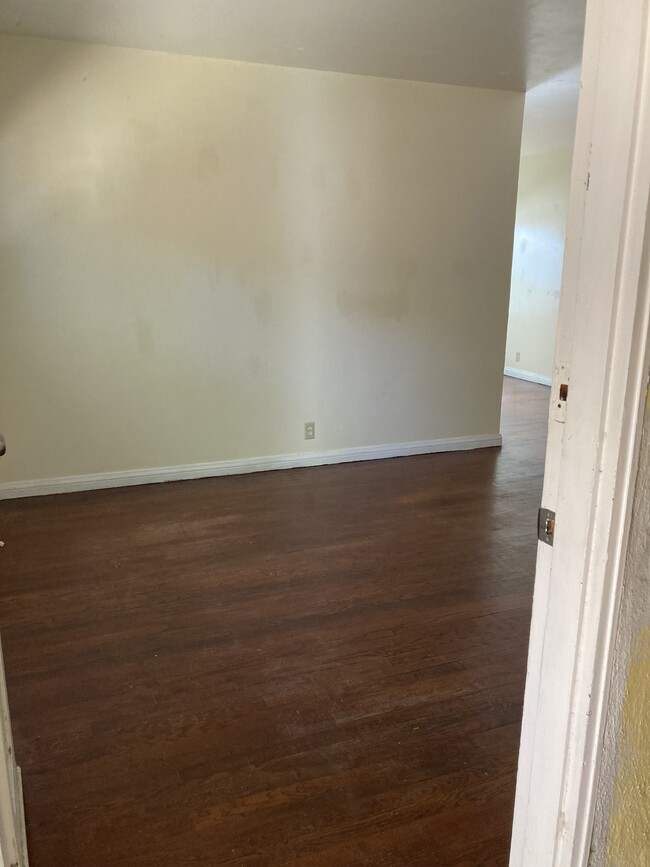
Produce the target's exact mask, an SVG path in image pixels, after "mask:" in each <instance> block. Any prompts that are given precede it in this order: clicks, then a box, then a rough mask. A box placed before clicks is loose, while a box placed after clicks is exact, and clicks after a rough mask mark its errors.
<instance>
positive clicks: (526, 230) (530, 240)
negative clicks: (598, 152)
mask: <svg viewBox="0 0 650 867" xmlns="http://www.w3.org/2000/svg"><path fill="white" fill-rule="evenodd" d="M571 159H572V150H563V151H554V152H552V153H539V154H531V155H528V156H522V159H521V167H520V172H519V193H518V197H517V220H516V226H515V244H514V253H513V263H512V286H511V294H510V314H509V323H508V338H507V343H506V363H505V364H506V373H511V374H513V375H522V374H523V375H524V377H525V378H530V379H533V380H537V381H541V382H547V383H548V384H549V385H550V380H551V377H552V375H553V353H554V351H555V333H556V329H557V316H558V308H559V303H560V287H561V284H562V263H563V260H564V234H565V228H566V218H567V207H568V201H569V184H570V179H571Z"/></svg>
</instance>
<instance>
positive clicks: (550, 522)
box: [537, 509, 555, 545]
mask: <svg viewBox="0 0 650 867" xmlns="http://www.w3.org/2000/svg"><path fill="white" fill-rule="evenodd" d="M537 538H538V539H539V541H540V542H545V543H546V544H547V545H552V544H553V540H554V538H555V512H551V510H550V509H540V510H539V512H538V513H537Z"/></svg>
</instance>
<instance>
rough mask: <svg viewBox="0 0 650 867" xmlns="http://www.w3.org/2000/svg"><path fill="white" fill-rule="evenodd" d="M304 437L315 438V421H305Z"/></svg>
mask: <svg viewBox="0 0 650 867" xmlns="http://www.w3.org/2000/svg"><path fill="white" fill-rule="evenodd" d="M305 439H306V440H315V439H316V422H315V421H306V422H305Z"/></svg>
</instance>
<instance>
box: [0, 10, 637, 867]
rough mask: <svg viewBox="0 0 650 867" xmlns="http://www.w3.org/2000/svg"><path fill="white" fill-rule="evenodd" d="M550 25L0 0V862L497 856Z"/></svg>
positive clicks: (510, 18) (568, 111) (520, 701)
mask: <svg viewBox="0 0 650 867" xmlns="http://www.w3.org/2000/svg"><path fill="white" fill-rule="evenodd" d="M597 2H598V0H594V3H597ZM603 2H606V0H603ZM625 2H628V0H625ZM584 21H585V4H584V2H582V0H570V2H567V0H463V2H452V0H414V2H412V3H403V2H399V0H379V2H375V0H347V2H342V0H334V2H328V3H319V2H317V0H159V2H153V0H141V2H127V0H111V2H102V0H84V2H80V0H78V2H64V0H49V2H45V0H6V2H5V3H4V4H3V6H2V8H0V301H1V306H0V431H1V432H2V438H1V440H0V443H1V449H0V451H2V452H4V453H3V454H2V456H1V457H0V500H1V502H0V539H2V542H3V545H2V547H1V548H0V637H1V639H2V658H3V660H4V663H3V665H4V673H3V672H2V671H0V675H1V676H0V684H1V685H2V694H1V695H0V698H1V699H2V704H3V708H4V709H6V708H7V707H8V711H9V713H10V715H11V726H9V722H8V716H4V717H3V720H4V721H3V729H2V731H1V732H0V734H2V739H3V740H2V743H3V744H4V747H5V750H4V751H5V753H6V755H7V756H9V760H8V764H9V766H10V773H9V777H8V783H7V786H6V793H5V789H3V782H2V776H1V775H0V855H1V856H2V858H6V864H5V861H3V860H1V859H0V865H1V867H9V865H10V864H11V865H14V864H18V865H19V867H27V864H28V863H29V864H30V865H31V867H114V865H118V864H122V865H126V867H172V865H174V867H175V865H179V864H183V865H189V867H192V865H204V867H235V865H260V867H284V865H286V867H291V865H294V867H298V865H300V867H326V865H333V867H360V865H369V867H370V865H372V867H380V865H385V867H425V865H440V867H460V865H465V867H470V865H476V867H489V865H493V867H498V865H505V864H507V863H508V859H509V857H510V856H509V853H510V850H511V836H512V833H513V831H512V829H513V812H514V810H515V792H516V785H517V771H518V759H519V750H520V738H521V732H522V713H523V706H524V689H525V687H526V683H527V660H528V653H529V639H530V636H531V631H530V628H531V615H532V612H533V586H534V583H535V577H536V557H538V556H541V557H542V558H543V557H544V556H545V552H546V549H544V551H543V552H542V554H541V555H540V554H539V548H538V546H539V545H540V544H542V545H543V544H544V541H546V542H549V541H550V542H552V541H553V540H552V538H551V537H552V533H553V528H554V521H555V513H554V512H553V513H552V515H551V512H550V511H548V514H547V517H546V518H545V521H546V523H545V524H544V527H545V532H546V535H547V537H548V538H547V539H546V540H544V539H543V538H542V537H543V535H544V534H543V533H542V534H541V535H539V533H538V527H537V516H538V509H539V507H540V505H541V504H542V496H543V485H544V486H545V488H546V489H547V490H548V484H547V483H548V474H547V476H546V482H545V457H546V454H547V451H546V449H547V430H549V428H548V425H549V402H550V398H551V396H553V397H554V400H553V401H551V404H552V418H555V420H556V421H557V420H559V421H560V423H561V424H564V422H565V414H566V406H565V403H566V401H567V394H568V386H567V384H566V383H568V381H569V380H568V374H566V370H565V367H563V366H562V365H559V366H558V365H557V364H556V362H554V347H555V341H556V323H557V319H558V311H560V313H559V315H560V319H561V321H565V322H566V318H565V319H564V320H563V319H562V312H561V307H560V305H561V301H560V285H562V287H563V292H564V283H562V269H563V257H564V233H565V227H566V224H567V219H568V220H569V222H570V221H571V202H573V201H574V200H575V196H576V195H577V191H578V190H584V189H588V187H589V185H590V184H591V183H592V182H593V181H592V180H591V178H592V175H591V174H588V180H587V182H586V184H585V183H582V175H580V174H578V175H577V177H578V181H575V183H574V185H573V186H572V183H573V182H572V180H571V179H572V165H573V166H574V171H573V177H574V180H575V177H576V169H575V166H576V165H577V167H578V173H579V172H581V171H582V168H583V163H582V162H580V160H581V159H582V156H581V155H582V150H579V151H576V153H577V156H574V137H575V130H576V111H577V105H578V94H579V93H580V88H581V78H580V77H581V60H582V56H583V37H584V33H585V30H584ZM594 27H595V25H594ZM588 32H589V31H588ZM592 32H593V31H592ZM594 41H596V40H594ZM595 56H596V55H595V50H594V53H593V54H592V55H589V57H590V58H593V57H595ZM590 62H591V63H592V66H593V67H594V68H595V65H596V61H595V60H593V59H592V60H591V61H590ZM589 69H591V67H589V68H588V70H589ZM589 74H591V73H589ZM593 78H594V80H595V78H596V76H595V75H594V76H593ZM603 80H604V79H603ZM589 81H591V79H589ZM581 99H582V97H581ZM596 101H597V94H596V96H594V104H596ZM590 104H591V103H588V104H587V108H585V109H584V117H585V120H584V121H583V127H584V129H585V130H586V129H587V126H586V125H587V120H588V107H589V105H590ZM621 110H622V109H621ZM592 114H593V116H594V117H596V118H598V117H600V115H599V114H598V112H596V111H595V110H594V111H593V112H592ZM621 135H622V134H621ZM586 139H587V133H586V131H585V132H584V134H583V136H582V138H581V139H580V141H582V142H583V143H584V141H586ZM583 149H584V151H585V152H587V151H589V148H588V146H587V145H585V146H584V148H583ZM628 150H630V151H631V152H632V151H633V149H628ZM605 173H606V172H605ZM594 177H595V178H596V180H597V177H598V176H597V174H596V173H594ZM596 191H598V186H597V184H596ZM572 196H573V197H574V198H571V197H572ZM573 212H574V224H573V225H574V235H576V236H577V235H579V234H580V232H579V231H578V229H575V226H576V225H577V223H576V220H577V216H575V215H577V214H578V213H579V212H580V213H582V212H581V211H580V208H579V207H578V206H577V205H576V206H575V207H574V210H573ZM601 213H602V209H601ZM567 215H568V217H567ZM600 246H601V249H603V250H604V249H605V245H604V244H601V245H600ZM571 268H572V265H571V262H570V263H569V267H568V271H567V270H565V281H566V274H567V273H568V274H569V277H570V276H571V274H572V273H573V271H572V270H571ZM574 270H576V269H574ZM567 309H568V305H567ZM576 309H578V308H577V307H576ZM564 331H565V333H566V332H567V329H566V328H565V329H564ZM585 334H586V331H585ZM560 339H561V338H560ZM574 367H575V365H574ZM504 369H505V373H506V376H505V377H504ZM576 369H577V370H578V376H577V378H576V379H575V393H576V394H578V393H579V392H578V389H579V388H580V387H581V381H580V376H579V367H577V368H576ZM556 371H559V372H557V373H556ZM554 377H560V379H559V380H557V382H556V379H554ZM565 380H566V382H565ZM573 383H574V380H572V384H571V389H572V391H571V394H572V395H573V394H574V384H573ZM558 384H560V385H559V387H560V391H558V395H560V397H559V398H558V399H559V401H560V402H557V401H556V400H555V394H556V390H555V387H556V385H558ZM553 414H554V415H553ZM567 424H568V421H567ZM567 430H568V427H567ZM583 430H584V432H585V436H586V435H587V433H588V428H587V426H586V423H584V422H583ZM549 438H550V440H551V445H553V439H552V434H549ZM549 454H550V452H549ZM547 473H548V471H547ZM577 490H578V489H577V487H576V491H577ZM574 511H579V510H578V509H576V510H574ZM545 514H546V513H545ZM565 526H566V525H565ZM547 547H548V546H547ZM548 550H549V551H550V550H551V549H550V547H548ZM539 563H540V561H538V569H539ZM542 565H543V563H542ZM538 576H539V572H538ZM535 595H536V598H539V596H538V594H537V593H536V594H535ZM528 671H529V672H530V666H528ZM4 681H6V689H5V686H4ZM527 688H532V687H531V684H530V680H529V682H528V687H527ZM541 706H542V705H541V704H540V707H541ZM5 714H6V710H5ZM12 738H13V740H12ZM523 750H524V748H523V747H522V754H523ZM16 762H17V763H18V765H19V766H20V768H18V767H17V766H16ZM520 775H521V768H520ZM520 780H521V776H520ZM3 799H4V800H3ZM3 804H4V807H3ZM5 808H6V814H5V812H4V810H5ZM23 811H24V812H23ZM5 815H7V816H9V818H8V819H5V818H3V817H4V816H5ZM12 823H13V825H15V828H14V831H13V832H11V833H10V832H9V831H8V828H9V826H10V825H12ZM12 834H13V836H12ZM3 835H5V836H3ZM7 841H9V842H7ZM25 841H26V842H25ZM12 846H13V847H14V849H12V848H11V847H12ZM12 852H15V853H17V854H11V853H12ZM7 853H10V856H9V857H6V856H7ZM27 853H28V854H27ZM28 858H29V860H28ZM513 863H514V862H513ZM516 863H517V865H520V864H521V865H525V867H546V862H542V861H540V860H537V861H536V860H535V859H534V858H532V859H531V858H529V859H528V860H525V859H524V860H522V861H518V862H516ZM548 863H549V867H551V862H548ZM557 863H558V864H559V863H560V862H557ZM567 863H568V862H567ZM575 863H576V864H577V863H578V862H577V861H576V862H575ZM639 863H641V862H639ZM553 865H555V862H553ZM621 867H627V865H626V864H623V862H621Z"/></svg>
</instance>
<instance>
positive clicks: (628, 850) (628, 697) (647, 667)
mask: <svg viewBox="0 0 650 867" xmlns="http://www.w3.org/2000/svg"><path fill="white" fill-rule="evenodd" d="M620 762H621V764H620V768H619V772H618V779H617V780H616V785H615V788H614V802H613V807H612V816H611V824H610V832H609V845H608V851H607V864H608V865H610V867H648V864H650V626H646V627H645V628H644V629H643V630H642V632H641V633H640V635H639V636H638V637H637V639H636V641H635V646H634V650H633V657H632V660H631V662H630V666H629V669H628V674H627V684H626V688H625V700H624V704H623V715H622V726H621V742H620Z"/></svg>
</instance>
